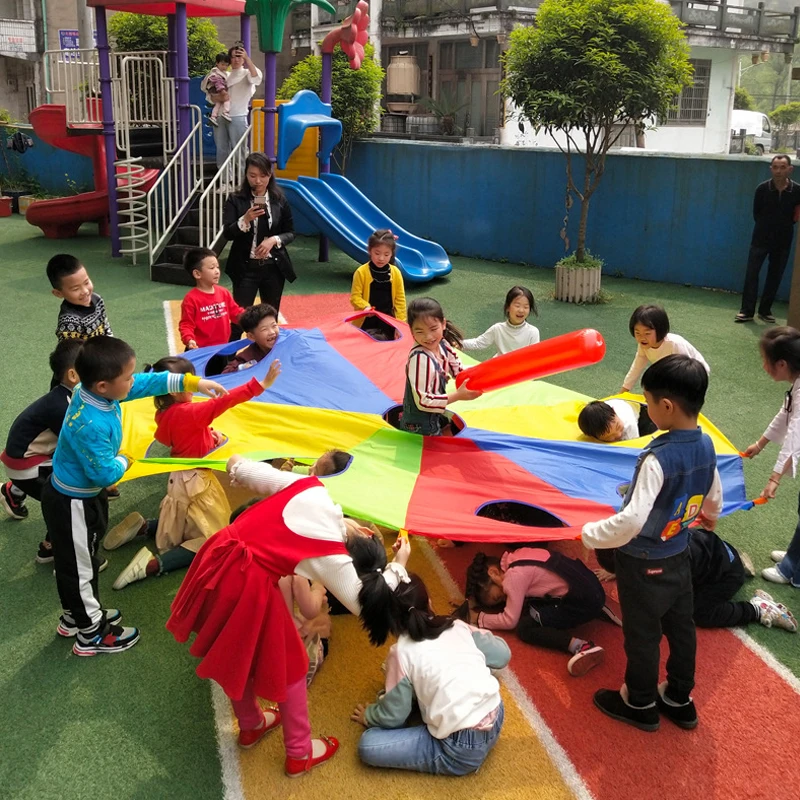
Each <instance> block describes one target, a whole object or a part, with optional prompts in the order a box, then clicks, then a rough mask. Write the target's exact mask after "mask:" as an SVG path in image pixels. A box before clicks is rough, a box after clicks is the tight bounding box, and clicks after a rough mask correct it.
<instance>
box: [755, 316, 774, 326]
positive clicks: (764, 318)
mask: <svg viewBox="0 0 800 800" xmlns="http://www.w3.org/2000/svg"><path fill="white" fill-rule="evenodd" d="M758 318H759V319H760V320H761V321H762V322H767V323H769V324H770V325H774V324H775V322H776V320H775V317H773V316H772V314H759V315H758Z"/></svg>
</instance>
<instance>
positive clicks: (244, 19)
mask: <svg viewBox="0 0 800 800" xmlns="http://www.w3.org/2000/svg"><path fill="white" fill-rule="evenodd" d="M240 24H241V31H242V32H241V33H240V34H239V38H240V39H241V40H242V41H243V42H244V49H245V50H246V51H247V52H248V53H249V52H250V15H249V14H242V16H241V19H240Z"/></svg>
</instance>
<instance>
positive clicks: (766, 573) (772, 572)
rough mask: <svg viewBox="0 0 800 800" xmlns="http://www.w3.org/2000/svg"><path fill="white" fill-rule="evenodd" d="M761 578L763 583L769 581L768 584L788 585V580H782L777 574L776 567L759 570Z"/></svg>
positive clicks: (778, 573)
mask: <svg viewBox="0 0 800 800" xmlns="http://www.w3.org/2000/svg"><path fill="white" fill-rule="evenodd" d="M761 577H762V578H763V579H764V580H765V581H769V582H770V583H781V584H784V585H785V584H787V583H789V579H788V578H784V577H783V575H781V573H780V572H778V568H777V567H767V568H766V569H762V570H761Z"/></svg>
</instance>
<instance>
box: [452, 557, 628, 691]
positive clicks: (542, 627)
mask: <svg viewBox="0 0 800 800" xmlns="http://www.w3.org/2000/svg"><path fill="white" fill-rule="evenodd" d="M464 594H465V596H466V599H467V601H468V602H469V605H470V614H469V617H470V622H472V623H473V624H475V625H477V626H478V627H479V628H488V629H490V630H496V631H511V630H514V629H516V631H517V636H519V638H520V639H522V641H523V642H526V643H527V644H534V645H540V646H541V647H548V648H550V649H553V650H561V651H562V652H564V653H569V654H570V659H569V661H568V662H567V671H568V672H569V674H570V675H575V676H579V675H585V674H586V673H587V672H588V671H589V670H590V669H591V668H592V667H595V666H597V665H598V664H600V663H602V661H603V657H604V652H603V648H602V647H598V646H597V645H596V644H595V643H594V642H592V641H589V640H587V639H580V638H578V637H577V636H574V635H573V634H572V632H571V631H572V629H573V628H576V627H577V626H578V625H583V624H584V623H586V622H590V621H591V620H593V619H597V618H599V617H602V616H603V615H604V614H605V616H607V617H608V618H609V619H611V620H612V621H613V622H616V623H617V624H618V623H619V620H618V618H617V616H616V615H615V614H614V613H613V612H612V611H611V609H610V608H608V607H607V606H606V593H605V592H604V591H603V587H602V586H601V585H600V581H599V580H598V579H597V578H596V577H595V575H594V574H593V573H592V571H591V570H590V569H589V568H588V567H587V566H586V565H585V564H583V562H581V561H578V560H577V559H572V558H567V557H566V556H564V555H562V554H561V553H555V552H552V553H551V552H550V551H548V550H544V549H543V548H539V547H521V548H519V549H518V550H514V551H513V552H507V553H503V557H502V559H499V558H496V557H494V556H487V555H484V554H483V553H478V554H477V555H476V556H475V558H474V559H473V560H472V563H471V564H470V566H469V568H468V569H467V586H466V590H465V592H464ZM503 602H504V603H505V609H504V610H503V611H500V612H497V611H494V612H487V611H479V610H477V607H478V606H480V607H482V608H490V609H491V608H495V609H496V607H497V606H498V605H499V604H501V603H503Z"/></svg>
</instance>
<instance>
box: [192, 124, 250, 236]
mask: <svg viewBox="0 0 800 800" xmlns="http://www.w3.org/2000/svg"><path fill="white" fill-rule="evenodd" d="M263 116H264V115H263V114H261V113H259V112H256V111H254V112H253V113H252V116H251V122H250V126H249V127H248V128H247V130H246V131H245V132H244V134H242V138H241V139H239V141H238V142H237V143H236V146H235V147H234V148H233V150H231V154H230V155H229V156H228V157H227V158H226V159H225V161H224V163H223V164H222V166H221V167H220V168H219V170H218V171H217V174H216V175H215V176H214V177H213V178H212V179H211V181H210V182H209V184H208V185H207V186H206V188H205V191H204V192H203V194H202V195H201V196H200V204H199V206H198V213H199V217H200V247H211V248H213V247H214V245H215V244H216V242H217V240H218V239H219V237H220V235H221V234H222V219H223V216H224V213H225V201H226V200H227V199H228V195H229V194H230V193H231V192H235V191H237V190H238V189H239V187H240V186H241V185H242V183H244V173H245V169H244V162H245V159H246V158H247V156H248V155H249V154H250V133H251V131H252V129H253V128H254V127H256V126H257V124H258V122H259V121H260V122H261V124H262V125H263Z"/></svg>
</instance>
